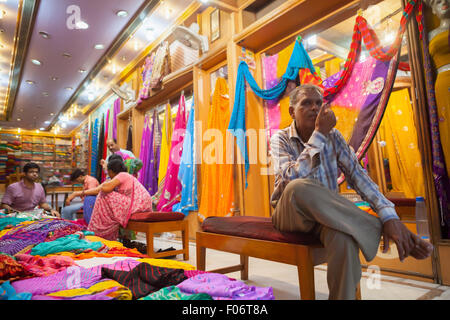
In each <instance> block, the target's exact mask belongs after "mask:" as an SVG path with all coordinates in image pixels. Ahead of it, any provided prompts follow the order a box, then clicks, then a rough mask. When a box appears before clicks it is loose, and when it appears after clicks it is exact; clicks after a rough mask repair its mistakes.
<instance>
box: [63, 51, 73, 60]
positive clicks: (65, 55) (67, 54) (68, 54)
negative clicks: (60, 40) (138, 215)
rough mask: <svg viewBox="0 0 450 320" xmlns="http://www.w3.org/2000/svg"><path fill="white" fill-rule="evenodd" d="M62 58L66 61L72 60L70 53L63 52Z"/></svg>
mask: <svg viewBox="0 0 450 320" xmlns="http://www.w3.org/2000/svg"><path fill="white" fill-rule="evenodd" d="M62 56H63V57H64V58H67V59H70V58H72V55H71V54H70V53H67V52H64V53H63V54H62Z"/></svg>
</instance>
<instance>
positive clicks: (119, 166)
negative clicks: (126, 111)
mask: <svg viewBox="0 0 450 320" xmlns="http://www.w3.org/2000/svg"><path fill="white" fill-rule="evenodd" d="M108 170H111V171H112V172H114V173H115V174H118V173H121V172H128V170H127V167H125V163H123V160H118V159H115V160H112V161H109V162H108Z"/></svg>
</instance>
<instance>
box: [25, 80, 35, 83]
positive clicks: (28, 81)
mask: <svg viewBox="0 0 450 320" xmlns="http://www.w3.org/2000/svg"><path fill="white" fill-rule="evenodd" d="M25 82H26V83H28V84H35V83H36V82H34V81H33V80H27V81H25Z"/></svg>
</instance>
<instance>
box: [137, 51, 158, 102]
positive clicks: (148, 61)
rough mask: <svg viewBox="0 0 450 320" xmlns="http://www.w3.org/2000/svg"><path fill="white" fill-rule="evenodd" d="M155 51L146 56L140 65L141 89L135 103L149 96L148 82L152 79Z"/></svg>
mask: <svg viewBox="0 0 450 320" xmlns="http://www.w3.org/2000/svg"><path fill="white" fill-rule="evenodd" d="M155 55H156V53H155V51H153V52H152V54H151V55H150V56H147V58H145V62H144V65H143V66H142V74H141V75H142V87H141V91H140V92H139V98H138V101H137V103H138V104H140V103H142V101H143V100H145V99H148V97H149V96H150V82H151V79H152V72H153V63H154V61H155Z"/></svg>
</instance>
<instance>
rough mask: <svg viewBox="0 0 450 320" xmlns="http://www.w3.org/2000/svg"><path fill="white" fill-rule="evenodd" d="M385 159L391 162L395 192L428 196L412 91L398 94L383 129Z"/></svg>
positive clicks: (393, 189) (384, 118)
mask: <svg viewBox="0 0 450 320" xmlns="http://www.w3.org/2000/svg"><path fill="white" fill-rule="evenodd" d="M379 133H380V134H379V136H380V139H381V140H382V141H385V142H386V146H385V147H382V148H381V150H382V153H383V158H384V159H386V158H387V159H389V172H390V176H391V179H392V187H393V188H392V191H401V192H403V193H404V195H405V197H407V198H416V197H423V196H425V189H424V184H425V183H424V178H423V171H422V170H423V169H422V161H421V156H420V152H419V149H418V144H417V132H416V128H415V125H414V116H413V110H412V105H411V103H410V97H409V92H408V89H402V90H398V91H394V92H392V93H391V96H390V97H389V103H388V106H387V107H386V112H385V115H384V117H383V121H382V122H381V125H380V129H379Z"/></svg>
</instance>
